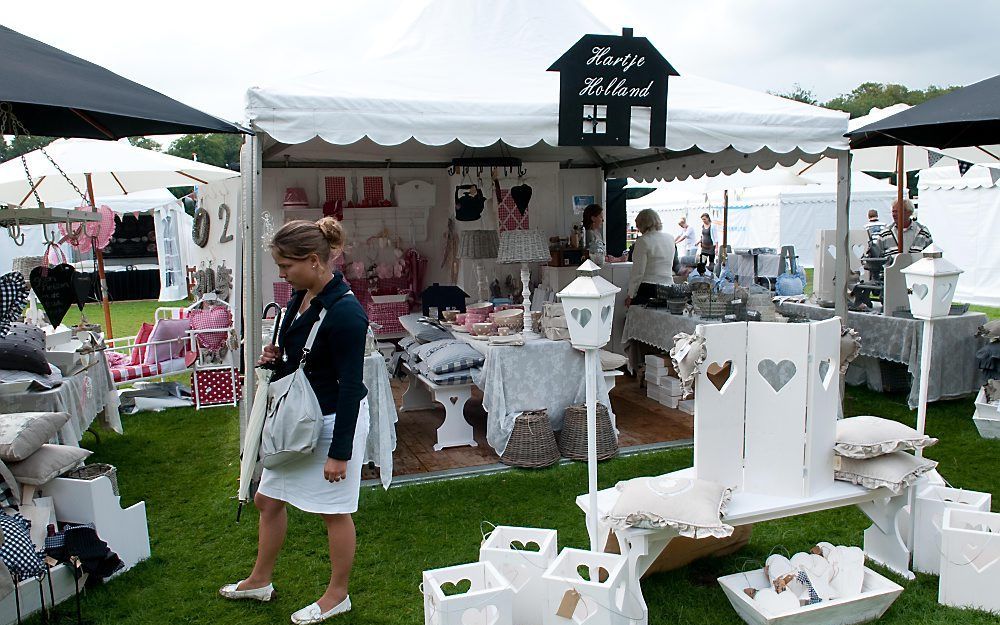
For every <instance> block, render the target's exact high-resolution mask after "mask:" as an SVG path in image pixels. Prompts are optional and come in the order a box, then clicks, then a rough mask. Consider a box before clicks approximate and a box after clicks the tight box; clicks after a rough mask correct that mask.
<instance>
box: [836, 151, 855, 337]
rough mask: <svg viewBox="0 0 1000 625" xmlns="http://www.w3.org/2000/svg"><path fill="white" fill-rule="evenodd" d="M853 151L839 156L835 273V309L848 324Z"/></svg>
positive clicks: (843, 321) (842, 321)
mask: <svg viewBox="0 0 1000 625" xmlns="http://www.w3.org/2000/svg"><path fill="white" fill-rule="evenodd" d="M850 219H851V153H850V152H848V151H846V150H845V151H844V152H842V153H841V154H839V155H838V156H837V239H836V248H837V256H836V262H835V265H834V267H835V270H834V273H833V279H834V283H833V288H834V293H835V296H834V298H833V304H834V310H835V311H836V314H837V316H838V317H840V321H841V323H843V324H844V325H846V324H847V276H848V274H849V273H850V271H851V265H850V259H849V257H848V256H849V254H851V223H850Z"/></svg>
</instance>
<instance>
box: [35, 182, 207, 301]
mask: <svg viewBox="0 0 1000 625" xmlns="http://www.w3.org/2000/svg"><path fill="white" fill-rule="evenodd" d="M81 202H82V201H81V200H77V201H75V202H69V201H67V202H56V204H55V206H56V207H57V208H76V207H77V206H79V205H80V204H81ZM95 203H96V204H97V205H98V206H107V207H108V208H110V209H111V210H113V211H114V212H116V213H119V214H121V215H128V214H133V213H151V214H152V215H153V227H154V229H155V232H156V256H157V266H158V267H159V271H160V297H159V299H160V301H161V302H175V301H177V300H180V299H184V298H185V297H187V275H186V272H185V267H187V266H188V265H190V264H193V261H192V260H191V258H192V252H191V248H192V247H193V245H190V241H191V235H190V233H191V227H192V224H193V219H192V217H191V216H190V215H188V214H187V213H185V212H184V204H183V203H182V202H181V200H179V199H177V198H176V197H174V194H173V193H171V192H170V191H168V190H166V189H153V190H150V191H137V192H135V193H129V194H128V195H113V196H108V197H97V198H95ZM88 255H89V254H88ZM108 268H109V269H110V266H109V267H108Z"/></svg>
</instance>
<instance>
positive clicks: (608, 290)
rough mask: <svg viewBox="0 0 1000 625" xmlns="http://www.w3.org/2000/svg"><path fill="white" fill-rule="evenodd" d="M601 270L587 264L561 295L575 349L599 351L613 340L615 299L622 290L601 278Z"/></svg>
mask: <svg viewBox="0 0 1000 625" xmlns="http://www.w3.org/2000/svg"><path fill="white" fill-rule="evenodd" d="M600 270H601V268H600V267H598V266H597V265H596V264H594V263H593V262H592V261H589V260H587V261H584V263H583V264H582V265H580V267H579V268H578V269H577V278H576V279H575V280H573V281H572V282H570V283H569V285H568V286H567V287H566V288H565V289H563V290H562V291H560V292H559V293H558V295H559V299H560V300H562V303H563V307H564V308H565V310H566V322H567V325H568V326H569V335H570V341H571V342H572V343H573V346H574V347H578V348H588V347H589V348H594V349H597V348H600V347H604V346H605V345H606V344H607V343H608V341H610V340H611V323H612V321H613V318H614V309H615V295H617V294H618V292H619V291H621V289H620V288H618V287H617V286H615V285H614V284H612V283H610V282H608V281H607V280H605V279H604V278H602V277H601V276H600V275H598V274H599V272H600Z"/></svg>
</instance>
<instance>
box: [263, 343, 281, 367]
mask: <svg viewBox="0 0 1000 625" xmlns="http://www.w3.org/2000/svg"><path fill="white" fill-rule="evenodd" d="M279 358H281V348H280V347H275V346H274V345H265V346H264V353H263V354H261V355H260V360H258V361H257V366H258V367H259V366H261V365H270V364H274V363H275V362H277V361H278V359H279Z"/></svg>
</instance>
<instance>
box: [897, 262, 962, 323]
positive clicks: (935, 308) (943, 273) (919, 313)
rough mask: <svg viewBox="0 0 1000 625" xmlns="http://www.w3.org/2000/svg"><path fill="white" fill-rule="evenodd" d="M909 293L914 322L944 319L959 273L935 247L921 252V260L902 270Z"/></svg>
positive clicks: (949, 306) (959, 270) (953, 295)
mask: <svg viewBox="0 0 1000 625" xmlns="http://www.w3.org/2000/svg"><path fill="white" fill-rule="evenodd" d="M902 273H903V274H904V275H905V276H906V287H907V289H908V290H909V298H910V312H912V313H913V316H914V317H916V318H917V319H940V318H941V317H947V316H948V312H949V311H950V310H951V300H952V299H954V297H955V287H956V286H957V285H958V276H959V274H960V273H962V270H961V269H959V268H958V267H956V266H955V265H953V264H951V263H950V262H948V261H947V260H945V259H944V258H942V257H941V250H940V249H939V248H937V247H936V246H934V245H931V246H929V247H928V248H927V249H925V250H924V251H923V258H921V259H920V260H918V261H917V262H915V263H913V264H912V265H910V266H909V267H907V268H906V269H903V270H902Z"/></svg>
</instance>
